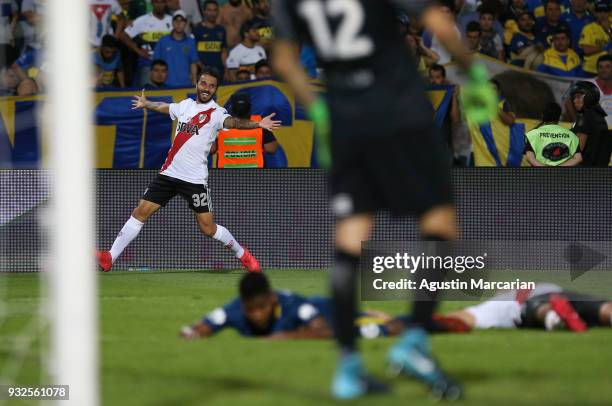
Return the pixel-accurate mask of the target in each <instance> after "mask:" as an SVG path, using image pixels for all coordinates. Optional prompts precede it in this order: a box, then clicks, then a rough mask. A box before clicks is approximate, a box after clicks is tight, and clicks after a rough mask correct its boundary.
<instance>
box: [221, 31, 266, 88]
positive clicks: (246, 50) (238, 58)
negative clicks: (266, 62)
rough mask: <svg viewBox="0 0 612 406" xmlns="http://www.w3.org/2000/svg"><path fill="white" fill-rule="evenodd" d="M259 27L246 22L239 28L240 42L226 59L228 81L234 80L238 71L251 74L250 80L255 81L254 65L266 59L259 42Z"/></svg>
mask: <svg viewBox="0 0 612 406" xmlns="http://www.w3.org/2000/svg"><path fill="white" fill-rule="evenodd" d="M258 29H259V26H258V25H257V24H256V23H253V22H251V21H247V22H246V23H244V24H243V25H242V27H241V28H240V35H241V36H242V42H241V43H240V44H238V45H236V46H235V47H234V49H232V50H231V51H230V53H229V56H228V57H227V63H226V65H227V69H228V72H229V77H230V80H232V81H234V80H236V73H237V72H238V70H246V71H248V72H249V73H251V74H252V77H251V79H255V74H254V73H255V64H256V63H257V62H259V61H261V60H262V59H267V56H266V51H265V50H264V49H263V47H262V46H261V45H257V41H259V31H258Z"/></svg>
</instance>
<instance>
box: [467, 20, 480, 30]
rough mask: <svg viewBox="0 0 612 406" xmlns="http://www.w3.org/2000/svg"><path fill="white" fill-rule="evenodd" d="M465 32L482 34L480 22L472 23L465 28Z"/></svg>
mask: <svg viewBox="0 0 612 406" xmlns="http://www.w3.org/2000/svg"><path fill="white" fill-rule="evenodd" d="M465 32H466V33H468V32H482V29H481V28H480V23H479V22H478V21H470V22H469V23H468V25H467V27H465Z"/></svg>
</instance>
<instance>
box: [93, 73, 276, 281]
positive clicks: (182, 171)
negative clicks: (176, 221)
mask: <svg viewBox="0 0 612 406" xmlns="http://www.w3.org/2000/svg"><path fill="white" fill-rule="evenodd" d="M219 81H220V75H219V73H218V71H217V70H216V69H214V68H204V70H203V71H202V73H201V74H200V76H199V79H198V82H197V85H196V93H197V99H196V100H193V99H189V98H188V99H185V100H183V101H182V102H180V103H170V104H168V103H163V102H152V101H149V100H147V98H146V96H145V92H144V90H143V91H142V95H141V96H134V100H133V102H132V105H133V108H134V109H143V108H144V109H148V110H153V111H156V112H158V113H164V114H169V115H170V118H171V119H172V120H177V121H178V122H177V125H176V136H175V138H174V142H173V143H172V147H171V148H170V151H169V152H168V156H167V158H166V161H165V162H164V165H163V166H162V168H161V170H160V172H159V174H158V175H157V176H156V177H155V179H153V181H151V183H150V184H149V186H148V187H147V189H146V190H145V193H144V196H143V197H142V199H141V200H140V202H139V204H138V206H137V207H136V208H135V209H134V211H133V212H132V216H131V217H130V218H129V220H128V221H127V222H126V223H125V225H124V226H123V228H122V229H121V231H120V232H119V235H118V236H117V238H116V239H115V242H114V243H113V245H112V247H111V249H110V251H98V253H97V257H98V264H99V265H100V267H101V268H102V270H103V271H105V272H107V271H109V270H110V269H111V267H112V266H113V263H114V262H115V261H116V260H117V258H118V257H119V255H121V253H122V252H123V250H124V249H125V247H127V246H128V244H129V243H130V242H131V241H132V240H133V239H134V238H136V236H137V235H138V233H139V232H140V230H141V228H142V226H143V225H144V223H145V221H147V219H149V217H151V216H152V215H153V214H154V213H155V212H156V211H157V210H159V209H160V208H161V207H162V206H165V205H166V204H167V203H168V202H169V201H170V199H172V198H173V197H174V196H176V195H177V194H178V195H180V196H181V197H182V198H184V199H185V200H187V202H188V203H189V207H190V208H191V209H192V210H193V211H194V212H195V213H196V220H197V223H198V226H199V228H200V230H201V231H202V233H204V234H205V235H207V236H208V237H211V238H214V239H215V240H217V241H219V242H221V243H223V244H224V245H225V246H226V247H227V248H229V249H231V250H232V251H233V252H234V254H235V255H236V258H238V259H239V260H240V262H242V265H243V266H244V267H245V268H246V269H247V270H248V271H249V272H260V271H261V268H260V266H259V262H258V261H257V259H256V258H255V257H254V256H253V255H251V253H250V252H249V250H248V249H246V248H244V247H242V246H241V245H240V244H239V243H238V241H236V240H235V239H234V236H233V235H232V233H230V232H229V230H228V229H227V228H225V227H223V226H222V225H220V224H215V222H214V220H213V214H212V204H211V200H210V189H209V188H208V183H207V181H208V167H207V162H208V154H209V152H210V150H211V146H212V145H213V144H214V142H215V139H216V138H217V133H218V131H219V130H221V129H222V128H236V129H252V128H259V127H261V128H264V129H266V130H270V131H273V130H275V129H276V128H278V127H279V126H280V124H281V123H280V121H276V120H273V117H274V113H272V114H270V115H269V116H267V117H265V118H264V119H263V120H261V121H260V122H254V121H250V120H246V119H241V118H236V117H232V116H230V115H229V114H228V113H227V111H226V110H225V109H224V108H223V107H221V106H219V105H218V104H217V103H216V102H215V101H214V100H213V98H214V96H215V93H216V92H217V86H218V84H219Z"/></svg>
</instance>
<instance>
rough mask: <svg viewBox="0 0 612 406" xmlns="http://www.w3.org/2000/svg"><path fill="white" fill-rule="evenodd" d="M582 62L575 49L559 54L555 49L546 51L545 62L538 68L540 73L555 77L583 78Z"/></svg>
mask: <svg viewBox="0 0 612 406" xmlns="http://www.w3.org/2000/svg"><path fill="white" fill-rule="evenodd" d="M581 64H582V61H581V60H580V57H579V56H578V54H577V53H576V52H575V51H574V50H573V49H571V48H570V49H568V50H567V51H566V52H558V51H557V50H555V49H554V48H548V49H547V50H546V51H544V61H543V62H542V64H541V65H540V66H538V72H542V73H548V74H549V75H555V76H569V77H581V76H583V73H582V67H581Z"/></svg>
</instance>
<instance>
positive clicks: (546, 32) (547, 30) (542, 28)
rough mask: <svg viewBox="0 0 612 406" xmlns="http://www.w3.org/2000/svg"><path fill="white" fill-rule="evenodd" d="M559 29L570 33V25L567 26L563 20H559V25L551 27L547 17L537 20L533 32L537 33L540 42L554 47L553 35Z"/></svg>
mask: <svg viewBox="0 0 612 406" xmlns="http://www.w3.org/2000/svg"><path fill="white" fill-rule="evenodd" d="M559 29H562V30H564V31H567V32H569V31H570V27H569V25H567V24H566V23H565V21H563V20H562V19H560V20H559V23H558V24H557V25H550V24H548V22H547V21H546V18H545V17H539V18H536V24H535V27H534V29H533V32H534V33H535V35H536V39H537V40H538V42H539V43H540V44H542V45H544V46H546V47H548V46H552V37H553V34H554V33H555V31H557V30H559Z"/></svg>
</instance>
